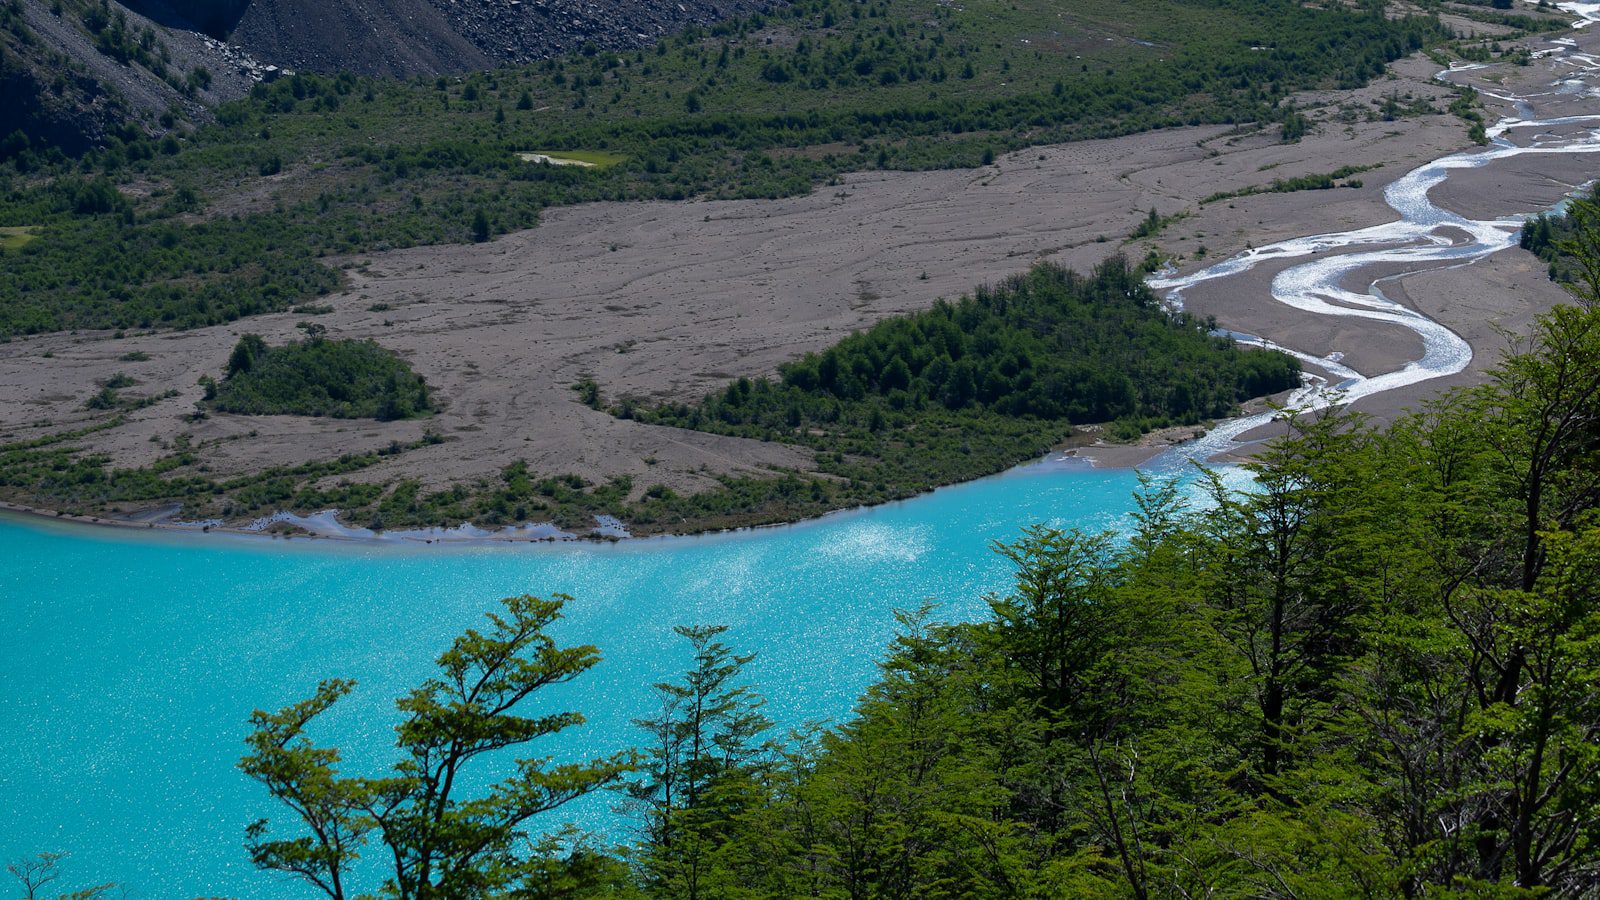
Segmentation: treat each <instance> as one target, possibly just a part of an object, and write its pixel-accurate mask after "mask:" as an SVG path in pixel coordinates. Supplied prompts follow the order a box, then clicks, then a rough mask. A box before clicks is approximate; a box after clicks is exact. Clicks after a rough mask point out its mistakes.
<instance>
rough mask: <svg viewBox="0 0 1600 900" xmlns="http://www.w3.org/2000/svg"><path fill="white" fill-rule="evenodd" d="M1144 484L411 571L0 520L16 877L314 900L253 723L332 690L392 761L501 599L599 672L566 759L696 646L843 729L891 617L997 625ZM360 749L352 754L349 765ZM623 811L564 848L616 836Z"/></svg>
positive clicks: (1067, 473) (975, 487)
mask: <svg viewBox="0 0 1600 900" xmlns="http://www.w3.org/2000/svg"><path fill="white" fill-rule="evenodd" d="M1135 487H1136V480H1135V477H1134V474H1133V473H1132V472H1130V471H1126V470H1115V469H1091V468H1089V467H1088V466H1087V465H1084V464H1082V463H1046V464H1041V465H1035V466H1029V467H1024V468H1021V469H1017V470H1014V471H1012V472H1009V473H1006V474H1004V475H1000V476H997V477H994V478H989V479H984V480H982V481H978V482H973V483H970V484H966V485H960V486H956V487H951V488H946V489H943V490H940V491H937V492H934V493H932V494H928V495H924V496H922V497H918V498H916V499H913V500H909V501H905V502H901V503H895V504H890V505H886V506H882V507H878V508H875V509H870V510H858V511H853V512H847V513H841V514H836V515H833V516H829V517H825V518H823V519H820V520H816V521H812V522H807V523H802V524H799V525H795V526H787V527H782V528H772V529H762V530H756V531H748V532H742V533H733V534H726V535H716V536H710V537H702V538H674V539H663V540H649V541H633V542H623V543H620V544H562V545H553V546H552V545H503V546H497V545H478V546H472V547H442V546H438V545H435V546H427V547H395V546H384V545H374V544H352V543H340V542H332V541H310V540H302V541H282V540H278V541H272V540H267V539H248V538H237V537H228V536H223V535H202V534H163V533H156V532H142V531H126V530H121V529H109V528H93V527H87V526H68V525H57V524H55V523H52V522H40V521H37V520H22V519H19V518H0V609H3V611H4V616H5V622H6V627H5V628H4V629H3V630H0V686H3V689H0V797H3V798H4V807H5V809H6V812H7V815H5V816H4V818H3V819H0V859H4V860H11V859H14V858H17V857H19V856H23V855H31V854H34V853H38V852H41V851H52V852H54V851H64V852H68V853H70V854H72V855H71V857H69V858H68V859H67V860H66V861H65V863H64V864H63V865H64V869H65V872H66V876H65V879H64V882H65V883H69V884H70V885H71V886H81V885H87V884H92V883H99V882H103V881H108V880H115V881H118V882H120V883H123V884H125V885H127V886H128V889H129V896H130V897H152V898H154V897H159V898H187V897H196V896H230V897H309V896H313V893H312V892H311V891H310V890H309V889H308V888H306V887H304V886H302V885H298V884H296V883H293V882H290V881H287V880H285V879H284V878H282V877H281V876H276V875H272V874H267V873H258V872H256V871H255V870H254V869H253V868H252V867H251V865H250V863H249V860H248V858H247V857H246V854H245V852H244V850H243V839H244V828H245V826H246V824H247V823H248V822H250V821H252V820H254V819H256V818H260V817H263V816H268V815H271V814H273V813H275V811H276V810H275V809H274V807H273V805H272V801H271V800H270V798H269V797H268V796H267V795H266V793H265V791H264V790H263V789H262V788H260V787H258V786H257V785H255V784H254V783H253V782H250V781H248V780H247V779H245V778H244V777H243V776H242V775H240V774H239V773H238V772H237V770H236V769H235V763H236V762H237V760H238V758H239V756H240V755H241V753H242V751H243V745H242V742H241V741H242V738H243V736H244V734H245V733H246V731H247V730H248V729H247V725H246V719H247V717H248V716H249V714H250V712H251V710H252V709H255V708H274V709H275V708H277V707H279V706H281V705H284V704H286V703H289V702H292V701H294V700H296V699H300V698H302V697H304V696H306V695H308V694H309V692H310V691H311V690H312V688H313V687H314V686H315V684H316V683H317V681H318V680H319V679H322V678H328V677H335V676H337V677H346V678H354V679H356V680H358V681H359V682H360V685H359V687H358V688H357V690H356V693H355V694H354V695H352V696H351V697H349V698H347V699H346V700H345V701H343V703H342V704H341V707H340V708H337V709H336V710H335V711H334V712H333V713H332V714H330V715H329V717H328V718H327V720H326V722H325V723H324V727H323V728H321V729H320V731H319V733H318V736H319V737H321V738H324V739H326V740H327V741H328V742H330V743H335V744H338V745H340V746H343V747H346V748H348V749H349V750H350V751H351V752H349V753H348V754H347V755H348V757H349V759H348V766H347V771H349V772H351V773H355V772H363V773H368V774H374V775H375V774H379V773H380V772H381V764H382V762H384V761H386V760H388V759H390V756H389V755H388V753H387V751H388V750H389V749H390V748H391V746H392V745H391V744H390V738H391V733H390V731H389V728H390V726H391V725H392V723H393V722H394V720H395V719H394V715H395V714H394V712H393V705H392V702H393V698H394V697H396V696H398V695H399V694H400V693H401V692H402V691H404V690H405V689H406V688H408V687H409V686H411V685H413V684H415V683H416V682H417V681H419V680H420V679H421V678H423V677H425V676H426V675H427V674H428V673H429V670H430V667H431V665H432V660H433V658H434V657H435V656H436V655H437V654H438V653H439V652H440V651H441V650H442V649H443V648H444V647H445V646H446V645H447V643H448V642H449V640H450V639H451V638H452V637H454V636H455V635H456V634H458V633H460V632H461V631H462V630H463V629H465V628H467V627H469V626H474V625H476V624H478V623H479V622H480V621H481V617H482V615H483V613H485V612H487V611H489V610H491V609H494V608H495V606H496V602H495V601H496V600H497V599H498V598H500V597H503V596H506V595H511V594H519V593H534V594H538V595H541V596H543V595H548V594H551V593H555V592H563V593H568V594H571V595H573V597H574V598H575V600H574V601H573V602H572V603H571V604H569V605H568V607H567V610H566V612H567V616H566V618H565V620H564V621H563V622H562V623H561V624H560V626H559V627H558V629H557V632H556V634H557V637H558V638H559V639H560V640H562V641H563V642H566V643H590V644H594V645H596V646H598V647H599V648H600V650H601V652H602V654H603V655H604V661H603V662H602V663H601V664H600V665H599V666H597V667H596V668H595V669H593V670H591V671H590V672H588V673H587V674H585V675H584V676H583V677H581V678H579V679H578V680H576V681H574V682H572V683H571V684H568V685H564V686H561V687H560V688H558V689H555V690H552V691H549V692H548V695H547V696H545V697H543V698H540V699H541V701H544V702H545V706H544V708H548V709H556V708H561V709H577V710H580V711H582V712H583V713H584V714H585V715H586V716H588V717H589V723H588V724H587V725H586V726H584V727H583V728H581V729H575V730H573V731H571V732H569V733H567V734H565V735H564V736H563V739H562V740H560V742H559V744H558V745H557V746H556V747H555V749H556V752H558V753H560V754H562V755H567V756H579V755H592V754H600V753H605V752H610V751H613V750H617V749H621V748H624V747H628V746H632V745H634V744H636V743H638V742H640V738H639V734H638V733H637V730H636V729H635V728H633V727H632V726H631V724H630V723H631V721H632V720H633V719H635V718H638V717H640V716H644V715H648V714H650V713H651V712H653V711H654V709H655V708H656V701H654V700H653V698H652V694H651V691H650V689H649V685H651V684H652V683H653V682H656V681H660V680H663V679H667V678H671V677H673V676H675V675H676V674H678V673H680V672H681V671H682V670H683V669H685V668H686V667H687V665H688V653H687V652H686V643H685V642H684V641H683V640H682V639H681V638H679V637H676V636H675V635H673V634H672V626H674V625H677V624H695V623H720V624H726V625H728V626H730V631H729V632H728V634H727V635H726V639H727V641H728V642H729V643H730V644H732V645H734V646H736V647H737V648H739V649H741V650H751V651H756V652H758V653H759V654H760V656H759V657H758V659H757V660H756V662H755V663H753V664H752V665H751V666H750V668H749V670H748V671H749V674H750V676H751V680H752V681H754V682H756V683H757V684H758V686H759V687H760V688H761V690H762V691H763V692H764V693H765V694H766V696H767V697H768V698H769V712H770V713H771V714H772V717H773V718H775V719H777V720H779V721H781V722H782V723H784V724H785V725H800V724H802V723H804V722H806V721H807V720H812V719H830V720H833V721H839V720H841V719H843V718H845V717H847V716H848V715H849V713H850V710H851V708H852V706H853V704H854V702H855V700H856V698H857V697H858V696H859V695H860V693H861V691H862V690H863V689H864V688H865V687H866V686H867V685H868V684H869V683H870V682H871V681H872V680H873V678H874V677H875V674H876V668H875V666H876V663H877V661H878V660H879V659H881V657H882V654H883V651H884V648H885V647H886V645H887V643H888V641H889V640H890V639H891V638H892V636H893V634H894V630H895V623H894V617H893V610H895V609H896V608H915V607H917V606H919V605H920V604H922V603H923V602H924V601H930V600H931V601H934V602H937V603H939V604H940V609H939V616H940V617H941V618H945V619H958V618H961V619H966V618H974V617H979V616H982V615H983V614H984V613H985V611H986V610H985V607H984V604H983V600H982V596H983V594H984V593H985V592H986V591H991V590H1002V589H1004V588H1005V587H1006V585H1007V582H1008V579H1009V569H1008V567H1007V565H1006V564H1005V562H1004V561H1003V560H1001V559H1000V558H998V557H997V556H996V555H995V554H994V553H993V552H992V551H991V550H990V549H989V544H990V542H991V541H994V540H1010V539H1013V538H1014V537H1016V536H1017V534H1018V533H1019V529H1020V528H1021V527H1022V526H1024V525H1027V524H1031V523H1045V524H1050V525H1055V526H1062V527H1066V526H1076V527H1080V528H1084V529H1089V530H1100V529H1120V528H1123V527H1126V525H1127V517H1126V514H1127V511H1128V510H1129V509H1130V508H1131V506H1132V504H1131V496H1132V492H1133V490H1134V488H1135ZM358 747H360V748H364V749H362V750H357V749H356V748H358ZM608 805H609V801H606V800H601V801H594V802H588V803H585V804H582V805H575V806H571V807H568V808H565V809H563V810H560V811H558V812H556V813H554V814H552V815H551V816H550V818H549V819H548V820H547V822H546V823H545V824H548V825H556V824H559V823H560V822H561V821H563V820H566V819H576V820H578V821H579V822H580V824H583V825H586V826H590V827H600V826H607V825H614V820H613V819H612V817H610V816H608V814H607V806H608Z"/></svg>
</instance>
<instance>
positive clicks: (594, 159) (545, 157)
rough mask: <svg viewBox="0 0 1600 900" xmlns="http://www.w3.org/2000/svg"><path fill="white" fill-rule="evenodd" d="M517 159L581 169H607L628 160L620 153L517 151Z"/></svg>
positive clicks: (601, 151) (600, 151)
mask: <svg viewBox="0 0 1600 900" xmlns="http://www.w3.org/2000/svg"><path fill="white" fill-rule="evenodd" d="M517 157H518V158H519V159H521V160H522V161H523V162H545V163H549V164H551V165H554V166H577V167H579V168H582V169H609V168H611V167H612V166H614V165H617V164H618V163H621V162H622V161H624V160H626V159H627V158H628V157H626V156H624V155H622V154H621V153H608V152H606V151H605V150H519V151H517Z"/></svg>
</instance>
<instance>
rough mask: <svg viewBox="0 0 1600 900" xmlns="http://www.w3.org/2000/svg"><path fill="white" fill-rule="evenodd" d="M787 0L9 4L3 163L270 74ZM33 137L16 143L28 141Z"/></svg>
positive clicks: (611, 30) (355, 68)
mask: <svg viewBox="0 0 1600 900" xmlns="http://www.w3.org/2000/svg"><path fill="white" fill-rule="evenodd" d="M781 2H784V0H666V2H660V0H124V2H115V0H0V140H4V141H6V143H0V158H4V157H7V156H10V155H14V154H15V153H17V152H19V148H20V147H23V145H26V146H31V147H32V148H34V149H39V148H59V149H60V150H62V151H64V152H66V153H69V154H76V153H79V152H82V151H83V150H86V149H88V148H90V147H94V146H98V145H101V144H104V143H105V141H106V139H107V138H108V137H110V136H112V135H120V136H122V137H125V138H132V137H134V136H137V135H138V134H140V133H142V134H144V135H149V136H159V135H161V134H162V133H164V132H165V131H167V130H169V129H171V128H174V127H182V126H181V123H183V122H190V123H194V122H203V121H206V120H207V119H209V118H210V115H211V113H210V110H211V108H212V107H214V106H215V105H216V104H217V103H219V102H222V101H224V100H228V99H232V98H235V97H239V96H242V95H243V94H244V93H245V92H247V91H248V90H249V89H250V87H251V85H253V84H255V83H256V82H257V81H259V80H261V79H262V77H263V76H264V75H269V74H270V73H271V72H272V68H271V67H272V66H274V65H275V66H277V67H281V68H284V69H295V70H300V69H303V70H308V71H314V72H337V71H351V72H356V73H358V74H364V75H378V76H393V77H406V76H413V75H424V74H428V75H431V74H441V73H449V72H466V71H472V70H479V69H491V68H495V67H497V66H503V65H515V64H520V63H526V62H528V61H530V60H535V59H542V58H546V57H550V56H554V55H557V54H560V53H565V52H569V51H573V50H579V49H582V48H584V47H587V46H592V47H597V48H607V49H621V48H627V47H637V46H643V45H646V44H649V43H652V42H653V41H655V40H656V39H657V38H659V37H660V36H661V35H663V34H666V33H668V32H671V31H674V30H678V29H681V28H684V27H686V26H689V25H696V24H699V25H704V24H710V23H712V22H716V21H719V20H721V19H724V18H728V17H731V16H736V15H742V14H748V13H751V12H755V11H758V10H761V9H765V8H767V7H770V6H773V5H776V4H777V3H781ZM19 132H20V134H21V135H23V136H24V137H25V138H26V140H25V141H23V140H21V139H13V140H7V139H8V138H10V136H12V135H15V134H17V133H19Z"/></svg>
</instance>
